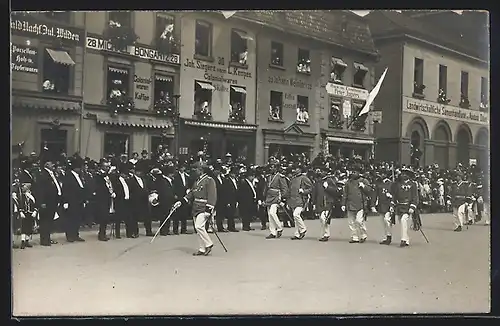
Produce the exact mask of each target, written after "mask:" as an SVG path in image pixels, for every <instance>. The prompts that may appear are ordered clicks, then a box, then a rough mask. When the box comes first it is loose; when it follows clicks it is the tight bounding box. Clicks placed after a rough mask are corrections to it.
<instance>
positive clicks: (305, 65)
mask: <svg viewBox="0 0 500 326" xmlns="http://www.w3.org/2000/svg"><path fill="white" fill-rule="evenodd" d="M297 72H300V73H303V74H310V73H311V58H310V53H309V50H305V49H299V53H298V62H297Z"/></svg>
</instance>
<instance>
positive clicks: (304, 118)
mask: <svg viewBox="0 0 500 326" xmlns="http://www.w3.org/2000/svg"><path fill="white" fill-rule="evenodd" d="M296 121H297V122H298V123H308V122H309V98H308V97H307V96H301V95H297V117H296Z"/></svg>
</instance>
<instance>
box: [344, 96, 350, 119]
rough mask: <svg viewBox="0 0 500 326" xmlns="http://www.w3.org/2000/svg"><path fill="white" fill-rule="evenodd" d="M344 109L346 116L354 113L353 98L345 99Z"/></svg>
mask: <svg viewBox="0 0 500 326" xmlns="http://www.w3.org/2000/svg"><path fill="white" fill-rule="evenodd" d="M342 111H343V114H344V117H346V118H347V117H350V116H351V115H352V105H351V100H344V102H343V103H342Z"/></svg>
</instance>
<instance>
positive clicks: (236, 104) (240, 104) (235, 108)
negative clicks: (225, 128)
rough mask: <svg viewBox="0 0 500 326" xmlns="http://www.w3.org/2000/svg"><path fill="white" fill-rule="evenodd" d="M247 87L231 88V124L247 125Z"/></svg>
mask: <svg viewBox="0 0 500 326" xmlns="http://www.w3.org/2000/svg"><path fill="white" fill-rule="evenodd" d="M246 95H247V91H246V89H245V87H241V86H231V89H230V92H229V122H239V123H245V103H246Z"/></svg>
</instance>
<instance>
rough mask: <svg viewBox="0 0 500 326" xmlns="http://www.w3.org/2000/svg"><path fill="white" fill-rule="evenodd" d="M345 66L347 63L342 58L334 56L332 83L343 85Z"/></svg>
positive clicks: (331, 73)
mask: <svg viewBox="0 0 500 326" xmlns="http://www.w3.org/2000/svg"><path fill="white" fill-rule="evenodd" d="M345 68H347V64H346V63H345V62H344V61H342V59H339V58H334V57H332V60H331V71H330V83H334V84H339V85H343V84H344V82H343V81H344V72H345Z"/></svg>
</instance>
